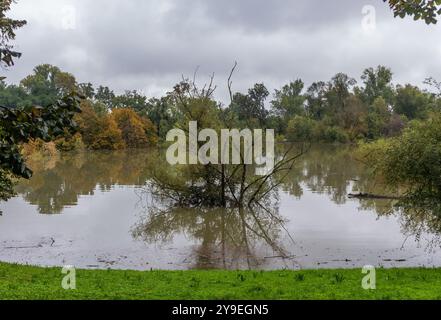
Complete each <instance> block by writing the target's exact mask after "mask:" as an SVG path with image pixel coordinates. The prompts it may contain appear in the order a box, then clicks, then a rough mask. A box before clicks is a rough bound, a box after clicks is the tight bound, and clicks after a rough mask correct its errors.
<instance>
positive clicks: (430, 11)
mask: <svg viewBox="0 0 441 320" xmlns="http://www.w3.org/2000/svg"><path fill="white" fill-rule="evenodd" d="M383 1H384V2H387V3H388V4H389V7H390V8H391V9H392V10H393V12H394V16H395V17H400V18H404V17H406V16H411V17H413V19H414V20H424V21H425V22H426V23H427V24H435V23H437V22H438V16H439V15H440V14H441V0H383Z"/></svg>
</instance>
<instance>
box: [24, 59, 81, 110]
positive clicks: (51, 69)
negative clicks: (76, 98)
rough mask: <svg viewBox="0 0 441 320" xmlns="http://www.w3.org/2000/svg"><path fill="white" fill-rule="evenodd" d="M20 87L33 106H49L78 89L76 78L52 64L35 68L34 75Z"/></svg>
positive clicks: (26, 79)
mask: <svg viewBox="0 0 441 320" xmlns="http://www.w3.org/2000/svg"><path fill="white" fill-rule="evenodd" d="M20 85H21V86H22V87H23V88H24V89H25V91H26V93H28V95H29V97H30V100H31V102H32V104H35V105H40V106H48V105H51V104H53V103H55V102H56V101H57V100H59V99H60V98H62V97H63V96H65V95H67V94H69V93H70V92H72V91H75V90H76V89H77V84H76V80H75V77H74V76H73V75H71V74H70V73H67V72H63V71H61V70H60V68H58V67H56V66H52V65H50V64H42V65H39V66H37V67H35V68H34V73H33V74H32V75H29V76H27V77H26V78H24V79H23V80H22V81H21V82H20Z"/></svg>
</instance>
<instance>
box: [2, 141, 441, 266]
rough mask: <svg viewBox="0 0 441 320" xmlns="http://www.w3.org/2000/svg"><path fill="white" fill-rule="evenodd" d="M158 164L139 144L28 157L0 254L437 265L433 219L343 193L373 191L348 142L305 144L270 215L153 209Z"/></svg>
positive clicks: (121, 262)
mask: <svg viewBox="0 0 441 320" xmlns="http://www.w3.org/2000/svg"><path fill="white" fill-rule="evenodd" d="M158 165H162V164H158V163H157V162H156V161H155V157H153V156H152V154H151V151H148V150H137V151H133V150H129V151H124V152H112V153H93V152H90V153H85V154H76V155H63V156H60V157H58V158H52V159H40V160H34V161H33V162H32V167H33V169H34V172H35V174H34V177H33V178H32V179H31V180H30V181H22V182H21V183H20V184H19V185H18V186H17V192H18V196H17V197H15V198H13V199H11V200H10V201H8V202H7V203H2V204H1V208H2V211H3V216H1V217H0V261H7V262H18V263H27V264H34V265H43V266H47V265H50V266H52V265H54V266H61V265H74V266H76V267H82V268H118V269H120V268H123V269H141V270H144V269H151V268H152V269H197V268H199V269H209V268H225V269H238V268H244V269H247V268H252V269H278V268H290V269H298V268H321V267H326V268H331V267H362V266H364V265H367V264H369V265H374V266H384V267H395V266H397V267H404V266H441V253H440V249H441V246H440V244H439V243H438V233H439V230H437V228H436V225H437V224H433V225H430V224H429V225H428V224H427V223H426V222H425V220H424V219H421V217H420V216H419V217H418V220H416V218H415V219H414V218H413V217H412V214H411V213H402V212H392V211H391V205H392V204H391V203H390V202H388V201H385V200H382V201H372V200H371V201H369V202H360V201H359V200H354V199H353V200H351V199H349V198H348V196H347V195H348V193H351V192H358V191H363V192H375V191H376V193H378V192H382V191H381V190H377V188H378V186H377V185H376V184H375V183H374V182H373V181H370V180H369V178H368V177H367V172H366V168H364V167H363V166H362V165H361V164H360V163H359V162H357V161H356V160H355V159H354V157H353V155H352V152H351V149H350V148H348V147H342V146H325V145H320V146H314V147H313V148H312V149H311V150H310V151H309V152H308V153H307V154H306V155H305V156H303V157H302V158H301V159H300V160H299V161H298V162H297V163H296V166H295V168H294V169H293V170H292V172H291V173H290V174H289V176H288V177H287V180H286V181H285V183H283V184H282V186H281V188H280V190H278V199H277V205H276V207H275V208H271V209H276V214H273V215H270V216H268V215H264V214H262V213H256V212H241V213H238V212H234V211H230V212H228V211H221V210H203V209H190V210H184V209H176V210H173V211H170V212H167V213H162V214H155V213H154V212H152V210H151V207H150V201H149V197H150V195H149V190H148V188H146V187H145V181H148V180H149V178H150V176H151V172H152V169H154V168H155V167H156V166H158ZM427 220H429V221H432V223H433V219H427ZM439 225H441V224H439Z"/></svg>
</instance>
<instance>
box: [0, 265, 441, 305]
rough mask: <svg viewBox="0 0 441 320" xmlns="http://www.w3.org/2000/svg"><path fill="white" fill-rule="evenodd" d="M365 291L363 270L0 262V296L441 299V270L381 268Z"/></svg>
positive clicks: (19, 297) (27, 297)
mask: <svg viewBox="0 0 441 320" xmlns="http://www.w3.org/2000/svg"><path fill="white" fill-rule="evenodd" d="M376 274H377V283H376V286H377V289H376V290H369V291H368V290H364V289H363V288H362V286H361V280H362V278H363V277H364V276H365V275H363V274H362V273H361V269H347V270H344V269H341V270H340V269H339V270H302V271H271V272H261V271H147V272H139V271H123V270H76V290H64V289H63V288H62V287H61V282H62V279H63V277H64V276H65V274H62V272H61V268H40V267H32V266H21V265H14V264H7V263H0V299H49V300H57V299H69V300H70V299H99V300H101V299H167V300H168V299H183V300H193V299H227V300H228V299H252V300H254V299H287V300H288V299H289V300H291V299H357V300H364V299H381V300H383V299H388V300H389V299H441V291H440V290H439V288H440V287H441V269H377V271H376Z"/></svg>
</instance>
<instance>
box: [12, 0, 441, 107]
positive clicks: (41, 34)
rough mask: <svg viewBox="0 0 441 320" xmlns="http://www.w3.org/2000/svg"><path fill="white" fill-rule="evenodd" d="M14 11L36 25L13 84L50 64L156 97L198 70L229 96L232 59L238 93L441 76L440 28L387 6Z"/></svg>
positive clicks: (104, 6) (62, 3) (212, 4)
mask: <svg viewBox="0 0 441 320" xmlns="http://www.w3.org/2000/svg"><path fill="white" fill-rule="evenodd" d="M366 6H373V8H375V16H376V23H375V25H373V24H372V23H373V22H375V21H374V20H373V19H372V17H373V15H372V7H366ZM363 8H364V9H365V10H366V11H364V14H363ZM11 15H12V16H14V17H18V18H21V19H26V20H27V21H28V25H27V26H26V27H25V28H23V29H22V30H20V31H19V32H18V33H17V40H16V48H17V49H18V50H19V51H22V52H23V57H22V59H20V60H19V61H17V63H16V66H15V67H14V68H12V69H10V70H9V71H8V72H7V76H8V80H9V81H10V82H18V81H19V80H20V79H22V78H23V77H24V76H25V75H27V74H29V73H31V71H32V69H33V67H34V66H35V65H37V64H41V63H50V64H54V65H57V66H59V67H61V68H62V69H63V70H64V71H68V72H71V73H73V74H74V75H75V76H76V77H77V80H78V81H79V82H92V83H94V84H96V85H98V84H102V85H107V86H109V87H111V88H113V89H115V91H117V92H121V91H123V90H124V89H131V90H132V89H135V90H141V91H142V92H143V93H144V94H146V95H148V96H158V95H161V94H162V93H164V92H166V91H169V90H170V89H171V88H172V86H173V84H175V83H176V82H178V81H179V80H180V78H181V75H182V74H184V75H187V76H190V77H191V76H192V75H193V72H194V70H195V69H196V67H198V66H200V68H199V72H198V80H199V82H200V83H204V82H205V81H207V79H208V76H209V75H210V74H211V73H212V72H214V73H215V80H216V84H217V86H218V88H219V89H218V91H217V96H218V97H219V98H220V99H224V98H225V97H226V83H227V77H228V73H229V71H230V69H231V67H232V65H233V64H234V61H237V62H238V64H239V65H238V68H237V71H236V73H235V74H234V79H233V81H234V83H233V87H234V90H235V91H245V90H246V89H247V88H248V87H251V86H252V85H253V84H254V83H256V82H263V83H265V84H266V85H267V87H268V88H269V89H271V90H273V89H274V88H278V87H280V86H281V85H283V84H285V83H288V82H289V81H291V80H295V79H297V78H301V79H303V80H304V81H305V82H306V83H307V84H310V83H311V82H312V81H318V80H329V79H330V78H331V77H332V76H333V75H334V74H335V73H337V72H345V73H347V74H349V75H350V76H352V77H354V78H356V79H357V80H359V77H360V74H361V72H362V70H363V69H364V68H366V67H370V66H377V65H379V64H382V65H386V66H389V67H391V68H392V71H393V72H394V82H396V83H397V82H400V83H413V84H418V85H420V84H421V83H422V81H423V80H424V78H425V77H427V76H434V77H436V78H437V79H440V80H441V59H440V58H441V29H440V28H441V26H433V25H432V26H426V25H425V24H424V23H423V22H414V21H413V20H412V19H411V18H408V19H406V20H401V19H394V18H393V14H392V12H391V11H390V10H389V8H388V6H387V5H386V4H384V3H383V1H382V0H371V1H367V0H364V1H362V0H326V1H323V0H272V1H268V0H19V2H18V4H16V5H14V7H13V10H12V11H11Z"/></svg>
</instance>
